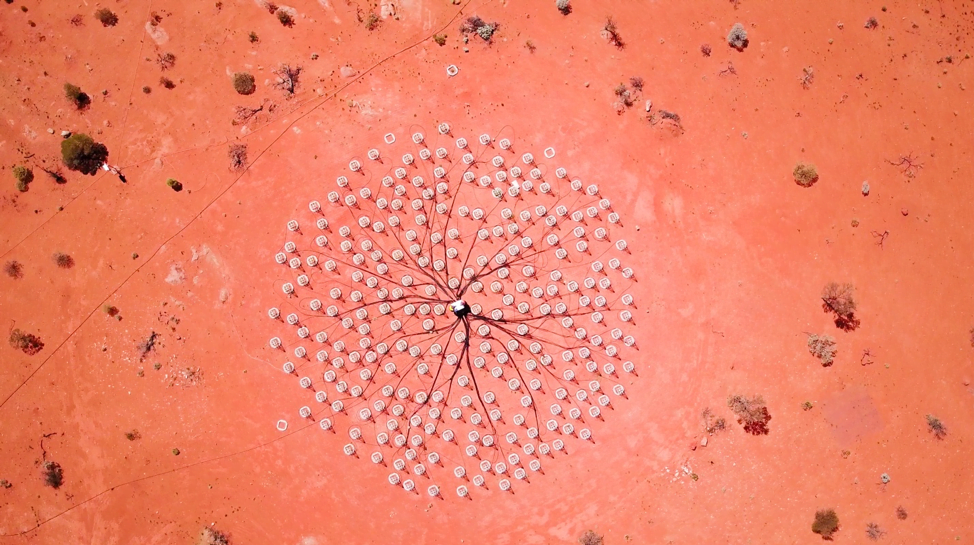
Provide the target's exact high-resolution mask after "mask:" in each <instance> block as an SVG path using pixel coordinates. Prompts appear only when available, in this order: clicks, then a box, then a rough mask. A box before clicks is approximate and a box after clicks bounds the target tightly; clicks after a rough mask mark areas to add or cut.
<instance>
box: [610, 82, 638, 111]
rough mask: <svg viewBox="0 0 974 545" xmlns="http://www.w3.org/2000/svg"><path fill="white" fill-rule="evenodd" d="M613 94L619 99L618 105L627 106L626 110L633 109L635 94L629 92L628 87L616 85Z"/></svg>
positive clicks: (621, 84)
mask: <svg viewBox="0 0 974 545" xmlns="http://www.w3.org/2000/svg"><path fill="white" fill-rule="evenodd" d="M612 92H613V93H615V95H616V97H618V98H619V101H618V103H619V104H620V105H622V106H625V107H626V108H631V107H632V105H633V103H634V100H633V93H632V92H630V91H629V88H628V87H626V84H625V83H620V84H619V85H616V87H615V89H613V91H612Z"/></svg>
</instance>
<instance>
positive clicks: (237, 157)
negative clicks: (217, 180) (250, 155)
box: [227, 144, 247, 171]
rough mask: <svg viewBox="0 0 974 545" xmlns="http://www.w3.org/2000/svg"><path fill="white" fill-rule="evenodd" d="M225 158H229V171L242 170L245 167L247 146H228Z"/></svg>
mask: <svg viewBox="0 0 974 545" xmlns="http://www.w3.org/2000/svg"><path fill="white" fill-rule="evenodd" d="M227 157H229V158H230V169H231V170H234V171H240V170H243V169H244V168H246V167H247V144H230V148H229V149H228V150H227Z"/></svg>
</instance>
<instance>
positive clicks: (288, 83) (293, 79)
mask: <svg viewBox="0 0 974 545" xmlns="http://www.w3.org/2000/svg"><path fill="white" fill-rule="evenodd" d="M274 75H275V76H277V81H276V82H275V83H274V87H277V88H278V89H280V90H282V91H284V95H285V96H286V97H288V98H291V96H293V95H294V89H295V88H296V87H297V86H298V77H299V76H300V75H301V67H300V66H295V67H292V66H291V65H289V64H282V65H280V66H279V67H277V70H274Z"/></svg>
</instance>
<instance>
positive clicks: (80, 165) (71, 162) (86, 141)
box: [61, 133, 108, 175]
mask: <svg viewBox="0 0 974 545" xmlns="http://www.w3.org/2000/svg"><path fill="white" fill-rule="evenodd" d="M106 159H108V148H106V147H105V145H104V144H102V143H100V142H95V141H94V140H93V139H92V138H91V137H90V136H88V135H87V134H84V133H75V134H72V135H71V136H69V137H67V138H65V139H64V140H62V141H61V160H62V161H64V166H66V167H68V169H70V170H77V171H79V172H81V173H82V174H91V175H94V174H95V173H97V172H98V169H99V168H101V166H102V165H103V164H105V160H106Z"/></svg>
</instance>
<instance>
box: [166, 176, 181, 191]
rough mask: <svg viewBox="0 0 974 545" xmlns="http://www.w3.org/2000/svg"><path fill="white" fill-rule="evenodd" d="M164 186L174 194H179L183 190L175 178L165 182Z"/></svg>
mask: <svg viewBox="0 0 974 545" xmlns="http://www.w3.org/2000/svg"><path fill="white" fill-rule="evenodd" d="M166 185H168V186H169V187H170V188H172V190H173V191H175V192H176V193H179V192H180V191H182V190H183V184H182V183H180V181H179V180H177V179H175V178H169V179H168V180H166Z"/></svg>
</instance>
